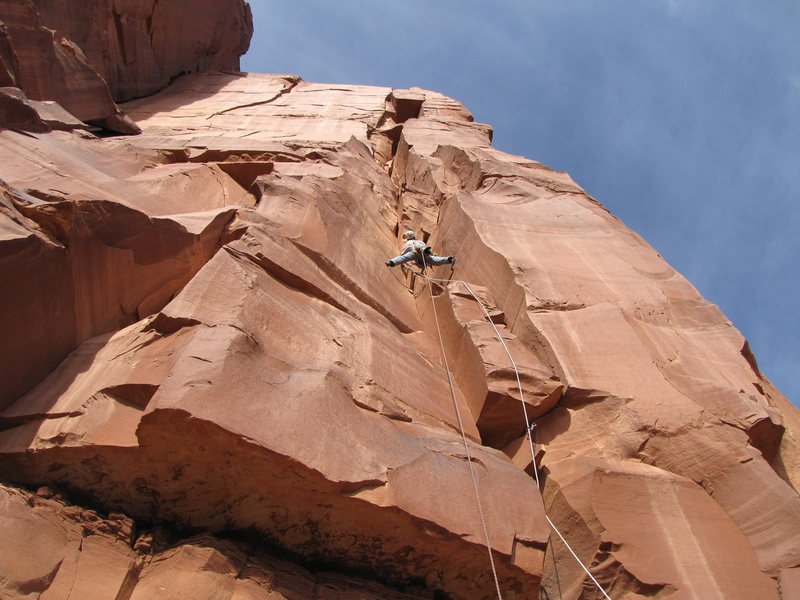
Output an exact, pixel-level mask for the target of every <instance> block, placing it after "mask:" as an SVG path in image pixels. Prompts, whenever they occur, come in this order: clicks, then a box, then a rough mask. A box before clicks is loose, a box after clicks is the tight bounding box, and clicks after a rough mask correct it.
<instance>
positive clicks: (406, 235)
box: [403, 231, 417, 240]
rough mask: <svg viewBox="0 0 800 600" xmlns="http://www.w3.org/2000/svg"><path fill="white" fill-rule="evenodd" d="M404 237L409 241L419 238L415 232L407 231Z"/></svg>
mask: <svg viewBox="0 0 800 600" xmlns="http://www.w3.org/2000/svg"><path fill="white" fill-rule="evenodd" d="M403 237H404V238H406V239H407V240H413V239H414V238H416V237H417V236H416V234H415V233H414V232H413V231H406V232H405V233H404V234H403Z"/></svg>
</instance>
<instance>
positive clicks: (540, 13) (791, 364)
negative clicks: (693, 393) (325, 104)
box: [242, 0, 800, 405]
mask: <svg viewBox="0 0 800 600" xmlns="http://www.w3.org/2000/svg"><path fill="white" fill-rule="evenodd" d="M249 3H250V5H251V7H252V9H253V16H254V21H255V34H254V36H253V40H252V42H251V45H250V50H249V52H248V53H247V55H246V56H245V57H244V58H243V60H242V69H243V70H245V71H252V72H259V73H292V74H296V75H300V76H301V77H302V78H303V79H305V80H306V81H316V82H321V83H354V84H365V85H381V86H388V87H394V88H405V87H411V86H419V87H421V88H425V89H430V90H436V91H439V92H442V93H444V94H447V95H448V96H451V97H453V98H456V99H458V100H460V101H461V102H463V103H464V104H465V105H466V106H467V108H468V109H469V110H470V111H472V113H473V114H474V115H475V119H476V120H477V121H480V122H484V123H489V124H490V125H492V126H493V127H494V131H495V136H494V146H495V147H496V148H498V149H500V150H503V151H505V152H510V153H513V154H519V155H523V156H526V157H528V158H532V159H534V160H538V161H541V162H543V163H545V164H546V165H548V166H550V167H551V168H554V169H557V170H560V171H567V172H568V173H570V175H571V176H572V177H573V179H575V180H576V181H577V182H578V183H579V184H580V185H581V186H583V187H584V188H585V189H586V190H587V191H588V192H589V193H590V194H591V195H592V196H594V197H595V198H597V199H598V200H600V201H601V202H602V203H603V204H604V205H605V206H606V207H608V208H609V210H611V212H612V213H613V214H615V215H616V216H618V217H619V218H621V219H622V220H623V221H624V222H625V224H626V225H627V226H628V227H630V228H631V229H633V230H634V231H636V232H637V233H639V234H641V235H642V236H643V237H644V238H645V239H646V240H647V242H648V243H650V244H651V245H652V246H653V247H655V248H656V250H658V251H659V252H660V253H661V255H662V256H663V257H664V258H665V259H666V260H667V261H668V262H669V263H670V264H671V265H672V266H673V267H675V268H676V269H677V270H678V271H680V272H681V273H682V274H683V275H684V276H685V277H687V278H688V279H689V281H691V282H692V283H693V284H694V285H695V287H697V289H698V290H699V291H700V293H702V294H703V296H705V297H706V298H707V299H708V300H710V301H711V302H714V303H715V304H717V305H719V306H720V308H721V309H722V310H723V312H724V313H725V314H726V315H727V316H728V318H729V319H731V321H733V323H734V325H735V326H736V327H737V328H738V329H739V330H740V331H741V332H742V333H743V334H744V335H745V337H747V338H748V340H749V341H750V345H751V347H752V348H753V351H754V353H755V355H756V358H757V359H758V362H759V366H760V368H761V370H762V371H763V372H764V374H765V375H766V376H767V377H769V378H770V379H771V380H772V381H773V383H775V384H776V385H777V386H778V388H779V389H780V390H781V391H782V392H783V393H784V394H785V395H786V396H787V397H788V398H789V399H790V400H792V401H793V402H794V403H795V404H798V405H800V381H798V378H797V377H796V373H797V371H798V370H800V340H798V337H800V335H799V334H800V318H799V317H798V310H797V306H796V305H797V296H798V292H799V291H800V266H798V261H800V234H799V233H798V230H799V229H800V2H797V0H770V1H769V2H758V1H756V0H724V1H723V0H574V1H573V0H559V1H558V2H554V1H552V0H546V1H545V0H517V1H512V0H494V1H493V2H486V1H485V0H484V1H473V0H458V1H456V0H405V1H403V2H392V3H388V2H380V1H379V0H339V1H336V2H331V1H330V0H326V1H322V0H301V1H298V0H295V1H292V2H289V1H278V0H249Z"/></svg>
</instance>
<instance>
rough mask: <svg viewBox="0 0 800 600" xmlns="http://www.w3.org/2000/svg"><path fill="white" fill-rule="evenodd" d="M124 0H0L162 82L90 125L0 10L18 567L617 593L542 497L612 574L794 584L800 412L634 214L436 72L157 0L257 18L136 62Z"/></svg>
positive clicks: (211, 583) (2, 406)
mask: <svg viewBox="0 0 800 600" xmlns="http://www.w3.org/2000/svg"><path fill="white" fill-rule="evenodd" d="M113 4H114V6H113V7H112V9H113V10H112V13H113V14H117V15H120V18H119V19H116V17H114V18H112V20H111V21H103V22H104V23H106V25H105V26H103V27H101V28H100V31H102V32H105V33H104V34H103V35H101V36H100V37H101V39H100V40H96V39H91V40H90V39H89V38H87V37H86V36H87V33H86V30H85V28H84V27H83V21H81V20H80V19H77V17H76V16H75V15H74V14H72V13H69V11H65V6H66V3H63V5H62V3H57V2H47V3H45V2H36V3H32V2H0V6H2V7H3V9H2V10H3V12H2V13H0V15H2V17H4V18H3V20H4V22H5V21H6V20H7V17H6V15H7V14H11V12H13V11H16V12H14V14H18V13H20V14H21V12H20V11H22V12H24V11H29V12H30V14H36V15H38V16H37V18H38V19H39V21H40V22H41V23H44V24H45V25H46V27H53V25H51V24H52V23H54V22H55V19H58V18H61V19H62V21H61V23H62V25H61V26H62V27H64V31H65V32H67V33H61V35H65V36H66V35H67V34H69V35H72V36H74V38H68V39H70V43H72V44H74V45H75V46H77V47H79V48H82V46H81V44H85V45H86V48H82V52H83V54H84V56H85V58H86V64H89V65H91V66H92V68H93V69H94V70H95V71H96V72H97V73H105V74H106V80H108V83H109V88H110V89H113V90H114V98H116V99H117V100H122V99H125V98H130V97H133V96H145V97H141V98H138V99H135V100H131V101H128V102H124V103H122V104H120V105H119V106H118V107H117V108H114V110H115V111H116V110H119V111H120V113H119V114H124V115H125V116H126V118H127V119H128V120H129V121H130V123H131V124H132V125H133V126H134V129H140V130H141V133H140V134H139V135H134V136H113V135H111V136H110V135H108V133H109V131H108V128H107V129H106V130H104V131H99V130H97V129H96V128H91V127H88V126H87V125H86V124H85V122H82V120H81V118H80V115H76V114H74V113H70V112H69V110H68V108H67V107H66V106H65V105H62V104H52V103H50V104H47V102H50V101H52V100H57V98H48V97H37V98H33V96H32V95H30V94H27V95H26V93H25V92H24V90H25V88H24V87H23V86H20V85H19V82H18V81H17V79H15V78H16V77H17V76H18V75H19V74H20V68H19V67H18V66H15V63H14V61H13V60H11V59H10V58H9V60H5V57H6V56H8V57H13V56H14V54H13V52H12V53H10V52H6V50H5V47H6V46H4V45H3V40H4V39H5V38H4V37H3V31H0V56H1V57H3V58H4V63H3V64H4V65H7V66H8V65H10V66H9V67H8V69H6V71H5V73H6V74H7V75H8V77H7V79H8V81H7V83H8V86H7V88H8V90H7V92H6V93H5V94H4V95H2V96H0V100H2V102H0V109H3V110H4V111H5V112H0V118H2V119H4V120H3V126H4V129H3V130H2V131H0V165H2V167H0V179H2V182H1V183H0V196H1V197H2V204H0V231H1V232H2V235H1V236H0V277H2V279H3V289H4V292H3V294H2V295H0V302H2V311H0V322H1V323H2V325H1V326H0V331H2V333H3V340H4V344H3V345H2V349H1V350H0V352H1V353H2V357H1V358H2V360H0V381H2V382H3V385H2V387H1V388H0V454H2V456H0V479H1V480H2V481H1V483H2V484H3V485H2V487H0V547H2V548H14V551H13V552H2V553H0V590H2V593H1V594H0V596H2V597H4V598H6V597H8V598H13V599H17V598H38V597H41V598H64V599H68V598H89V599H93V598H98V599H99V598H134V599H137V600H138V599H145V598H153V597H156V596H158V597H165V598H176V599H177V598H215V599H217V598H220V599H231V600H233V599H237V600H238V599H244V598H247V599H250V598H253V599H257V598H264V599H267V598H269V599H282V598H286V599H287V600H294V599H309V600H310V599H312V598H323V599H334V598H384V599H412V598H414V599H416V598H428V599H430V598H453V599H456V598H459V599H461V598H463V599H473V598H493V597H497V596H498V590H499V592H500V594H501V595H502V597H503V598H537V597H540V598H575V599H578V598H599V597H602V594H601V593H600V592H599V591H598V590H597V589H596V588H595V586H594V583H592V582H591V580H590V579H589V577H588V576H587V575H586V573H585V572H584V571H583V569H582V568H581V566H580V565H579V564H578V562H576V561H575V559H574V558H573V557H572V555H571V554H570V552H569V550H567V548H566V547H565V545H564V543H563V542H562V540H561V539H560V537H559V536H558V535H557V534H556V533H554V532H553V531H552V530H551V527H550V525H549V524H548V521H547V519H546V518H545V514H547V515H548V516H549V518H550V520H551V521H552V523H553V524H554V525H555V526H556V527H557V528H558V530H559V531H560V532H561V534H562V535H563V536H564V537H565V538H566V540H567V542H569V544H570V546H571V547H572V550H573V551H574V552H575V553H576V554H577V555H578V557H579V558H580V559H581V560H582V561H583V563H584V564H585V565H586V566H587V567H588V568H589V570H590V571H591V573H592V575H593V576H594V577H595V579H596V580H597V581H598V583H599V584H600V585H601V586H603V587H604V588H605V590H606V592H607V593H608V594H609V595H610V596H611V597H612V598H627V599H633V598H644V597H647V598H667V597H669V598H697V599H706V598H725V599H732V598H733V599H739V598H741V599H743V600H744V599H752V598H774V599H778V598H784V599H788V598H791V597H793V594H796V593H797V589H798V581H799V580H798V574H799V573H800V570H798V569H797V568H796V567H797V566H798V564H800V497H798V493H797V491H796V486H797V485H798V478H800V464H799V463H798V461H799V460H800V459H799V458H798V456H799V453H798V448H797V439H798V436H799V435H800V433H798V432H800V415H799V414H798V411H797V410H796V409H795V408H794V407H792V406H791V405H790V404H789V403H788V402H787V401H786V400H785V398H783V396H781V394H780V393H779V392H778V391H777V390H775V389H774V387H773V386H772V385H771V384H770V383H769V382H768V381H767V380H766V379H765V378H764V377H763V376H762V375H761V374H760V373H759V371H758V368H757V366H756V362H755V359H754V358H753V356H752V354H751V353H750V351H749V348H748V346H747V343H746V341H745V340H744V339H743V338H742V336H741V334H740V333H739V332H738V331H737V330H736V329H735V328H734V327H733V326H732V324H731V323H730V322H729V321H728V320H727V319H726V318H725V317H724V315H722V313H721V312H720V311H719V310H718V309H717V308H716V307H715V306H714V305H712V304H710V303H708V302H707V301H705V300H704V299H703V298H702V297H701V296H700V295H699V294H698V293H697V291H696V290H695V289H694V288H693V287H692V286H691V285H690V284H689V283H688V282H687V281H686V280H685V279H684V278H683V277H681V276H680V275H679V274H678V273H676V272H675V271H674V270H673V269H671V268H670V267H669V265H668V264H667V263H666V262H664V260H663V259H662V258H661V257H660V256H659V255H658V254H657V253H656V252H655V251H654V250H653V249H652V248H651V247H649V246H648V245H647V244H646V243H645V242H644V241H643V240H642V239H641V238H640V237H638V236H637V235H636V234H635V233H633V232H631V231H630V230H628V229H626V228H625V226H624V225H623V224H622V223H621V222H620V221H619V220H617V219H616V218H614V217H613V216H612V215H610V214H609V213H608V211H607V210H606V209H604V208H603V207H602V206H601V205H600V204H598V203H597V202H596V201H595V200H594V199H593V198H591V197H590V196H589V195H588V194H587V193H586V192H585V191H584V190H582V189H581V188H580V187H579V186H578V185H576V184H575V183H574V182H573V181H572V180H571V179H570V178H569V176H567V175H565V174H563V173H557V172H554V171H552V170H550V169H548V168H547V167H545V166H543V165H542V164H540V163H537V162H535V161H532V160H529V159H525V158H522V157H518V156H511V155H508V154H505V153H502V152H500V151H498V150H495V149H494V148H492V146H491V128H490V127H488V126H486V125H482V124H478V123H475V122H474V121H473V119H472V116H471V115H470V113H469V112H468V111H467V110H466V109H465V108H464V106H463V105H461V104H460V103H459V102H457V101H455V100H452V99H450V98H447V97H445V96H442V95H441V94H438V93H436V92H432V91H427V90H420V89H412V90H392V89H391V88H376V87H366V86H357V85H321V84H315V83H309V82H305V81H303V80H301V79H300V78H299V77H296V76H291V75H260V74H241V73H231V72H228V73H225V72H221V71H220V70H221V69H222V70H224V69H229V68H231V67H232V66H235V65H233V63H232V62H231V61H232V60H234V59H233V58H231V57H234V56H235V60H238V55H239V54H237V52H238V53H241V52H243V51H244V50H243V49H244V48H246V45H247V44H246V41H247V40H249V33H247V31H248V29H247V23H248V22H249V21H248V17H247V15H249V12H248V8H247V6H246V5H245V4H243V3H234V2H231V3H229V4H230V6H227V5H228V3H208V7H206V8H202V10H200V9H198V8H197V6H198V5H197V3H189V2H184V3H181V2H169V3H164V2H157V3H153V6H152V7H150V8H148V10H150V12H149V13H148V14H151V15H152V22H153V25H148V26H147V27H151V29H152V30H153V31H161V33H159V34H158V35H165V36H166V33H164V31H162V30H160V29H159V28H163V27H166V25H165V23H167V22H169V23H171V24H172V25H175V22H180V21H181V19H185V20H186V22H192V23H194V22H195V21H194V20H196V19H201V20H202V19H205V18H211V16H213V15H212V11H213V10H222V8H219V9H218V8H215V7H223V8H225V7H226V8H225V10H224V11H223V12H222V13H220V14H221V15H222V16H220V18H230V19H231V21H230V22H231V23H240V24H243V25H241V26H232V27H229V28H227V29H226V28H223V27H220V28H212V34H209V35H208V36H206V37H207V38H208V39H212V40H215V42H214V44H215V46H214V47H215V48H219V49H220V50H219V56H220V59H219V62H214V60H211V59H209V61H208V63H207V64H206V63H203V64H201V63H199V62H198V59H197V57H196V56H195V55H194V54H192V53H191V52H189V51H188V50H187V49H185V48H184V49H180V50H176V51H174V52H165V54H164V56H169V57H170V60H173V59H174V60H176V61H178V59H179V58H180V60H179V61H178V62H177V63H176V64H177V65H178V66H177V67H174V68H173V67H170V69H167V68H166V67H164V69H165V70H164V71H163V72H165V73H166V72H170V73H171V74H175V73H174V72H173V71H175V69H176V68H177V72H181V71H186V72H187V74H185V75H183V76H181V77H179V78H177V79H176V80H174V81H173V82H172V83H170V84H169V85H166V87H163V86H164V85H165V84H166V83H167V82H166V81H161V80H159V78H158V77H156V76H154V77H153V78H152V79H151V80H147V78H146V77H143V76H142V74H141V72H140V71H139V69H140V68H142V64H141V61H135V66H133V62H132V63H131V64H130V65H129V66H130V68H129V69H127V70H126V69H125V68H123V66H124V65H123V63H124V61H123V63H119V62H118V61H117V62H115V61H113V60H109V61H106V59H107V58H108V57H110V56H111V55H112V53H110V52H107V51H99V50H98V48H101V49H102V48H106V47H109V44H110V42H109V40H111V39H126V40H134V41H135V40H139V39H140V38H142V30H141V27H142V23H141V20H140V19H135V18H133V17H131V16H130V15H132V14H133V13H134V12H135V10H144V8H143V7H142V5H141V3H135V4H136V6H135V7H134V3H131V6H128V3H113ZM145 4H146V3H145ZM162 5H164V6H162ZM223 5H224V6H223ZM9 7H11V8H9ZM12 8H13V11H12ZM107 8H108V7H106V5H105V3H103V2H96V3H94V4H92V3H89V4H87V5H86V7H85V8H84V9H82V10H85V11H86V12H85V14H84V13H80V14H81V15H84V16H83V19H84V20H88V19H90V18H94V19H99V17H97V15H100V14H107V13H106V12H103V11H105V10H106V9H107ZM37 10H38V12H37ZM161 10H169V11H172V12H170V13H169V14H170V15H172V16H171V17H169V18H168V19H166V20H165V21H164V22H161V21H160V20H159V19H158V18H156V15H157V14H160V13H159V11H161ZM31 11H32V12H31ZM114 11H116V12H114ZM79 12H80V11H79ZM26 14H28V13H26ZM137 14H138V13H137ZM213 14H216V13H213ZM59 15H60V17H59ZM124 15H128V16H127V17H125V18H122V16H124ZM67 17H69V18H67ZM76 19H77V21H76ZM98 22H99V21H98ZM146 22H147V18H146V17H145V23H146ZM226 22H227V21H226ZM48 23H50V24H48ZM111 23H113V27H111V25H110V24H111ZM159 23H160V24H159ZM45 25H42V27H45ZM198 28H199V29H198ZM184 29H186V30H187V31H186V36H187V37H185V38H182V37H181V35H178V34H175V33H174V32H173V34H172V37H170V43H172V44H177V45H179V46H180V42H181V40H182V39H183V40H184V42H185V45H186V48H189V47H194V43H193V41H192V40H193V38H192V35H195V33H193V32H196V31H198V30H202V27H201V26H200V25H197V26H196V27H185V28H184ZM37 31H39V29H37ZM178 31H182V30H181V29H178ZM243 32H244V33H243ZM245 34H246V35H245ZM53 35H55V34H53ZM103 36H105V37H103ZM120 36H121V38H120ZM90 37H91V36H90ZM156 37H157V36H156ZM8 39H10V40H11V46H9V47H13V43H14V39H15V38H14V36H13V35H10V36H8ZM243 40H244V41H243ZM101 42H102V43H101ZM131 43H132V44H133V46H134V47H135V48H138V50H137V52H144V50H142V49H141V48H142V47H141V46H137V45H136V44H135V43H133V42H131ZM104 44H105V45H104ZM90 48H92V49H91V50H90ZM225 49H227V50H225ZM132 51H133V50H132ZM137 56H138V55H137ZM153 56H156V57H157V56H158V53H157V52H154V53H153ZM98 57H99V58H98ZM224 57H227V58H224ZM153 60H154V61H155V62H154V63H153V64H162V63H163V61H162V63H159V62H158V60H156V59H153ZM17 62H18V63H20V65H21V64H22V61H20V60H18V61H17ZM201 62H202V61H201ZM101 63H102V64H101ZM34 64H35V63H34ZM125 64H127V63H125ZM206 68H208V69H213V70H210V71H207V72H198V71H203V70H205V69H206ZM114 69H116V70H114ZM112 72H113V73H116V75H114V76H113V77H111V76H109V75H108V74H109V73H112ZM153 72H155V71H154V70H153ZM23 73H24V72H23ZM3 76H4V71H3V69H0V79H2V77H3ZM112 80H113V83H112ZM146 80H147V81H149V83H145V81H146ZM159 81H160V83H159ZM15 84H16V85H15ZM161 87H163V89H161V90H160V91H156V90H157V89H159V88H161ZM14 90H17V91H14ZM120 90H128V91H120ZM130 90H137V91H130ZM18 92H19V93H18ZM153 92H155V93H153ZM147 94H149V95H147ZM115 106H116V105H115ZM4 107H8V108H7V109H5V108H4ZM115 114H117V113H115ZM83 119H84V120H86V118H85V117H84V118H83ZM88 120H92V119H88ZM92 124H93V125H97V123H96V122H93V123H92ZM408 229H412V230H414V231H415V232H416V233H417V237H418V238H420V239H424V240H426V241H427V242H428V243H429V244H430V245H431V246H432V247H433V249H434V251H436V252H437V253H438V254H440V255H455V256H456V257H457V262H456V264H455V268H454V269H452V270H451V268H450V266H442V267H435V268H433V269H431V271H430V272H431V273H432V274H433V275H434V276H435V277H436V278H438V279H440V280H441V281H439V282H437V283H432V284H431V283H425V280H424V279H422V278H421V277H420V276H419V275H418V274H416V273H414V272H413V271H414V270H415V267H412V269H411V270H409V269H404V268H401V267H395V268H389V267H387V266H385V265H384V262H385V261H386V260H387V259H388V258H390V257H392V256H395V255H397V253H398V252H399V249H400V247H401V245H402V242H403V240H402V239H401V238H402V234H403V233H404V232H405V231H406V230H408ZM412 264H413V263H412ZM448 279H449V281H448ZM440 342H441V344H440ZM512 360H513V365H514V366H516V372H518V373H519V376H520V379H519V384H518V382H517V378H516V375H515V370H514V368H513V366H512ZM451 381H452V387H451V385H450V382H451ZM532 422H535V424H536V426H535V427H533V428H532V429H531V430H532V432H533V441H534V444H533V450H534V454H535V465H536V467H535V466H534V459H533V457H532V455H531V447H532V445H531V444H530V443H529V441H528V438H527V437H526V432H527V431H528V429H529V427H528V425H529V423H532ZM535 468H538V471H537V472H535ZM536 475H538V483H539V485H538V486H537V478H536ZM487 544H488V546H489V547H490V548H491V558H492V560H491V561H490V552H489V551H488V549H487ZM493 569H494V573H493ZM495 573H496V579H495ZM793 590H794V591H793Z"/></svg>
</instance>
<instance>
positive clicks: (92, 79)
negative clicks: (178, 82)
mask: <svg viewBox="0 0 800 600" xmlns="http://www.w3.org/2000/svg"><path fill="white" fill-rule="evenodd" d="M252 33H253V19H252V15H251V13H250V7H249V5H248V4H247V3H246V2H244V1H243V0H223V1H221V0H213V1H212V0H207V1H204V2H193V3H192V6H191V9H187V5H186V3H185V2H180V1H178V2H175V1H158V0H149V1H148V2H138V1H126V0H88V1H86V2H79V3H76V2H65V1H64V0H0V86H13V87H17V88H20V89H21V90H22V92H23V93H24V95H25V96H26V97H27V98H29V99H30V100H34V101H41V100H47V101H54V102H57V103H58V104H59V105H60V106H61V107H63V108H64V109H65V110H66V111H67V112H69V113H70V114H71V115H74V116H75V117H77V118H78V119H79V120H81V121H89V122H92V123H94V124H96V125H98V126H100V127H103V128H106V129H109V130H112V131H115V132H119V133H129V134H130V133H139V129H138V127H137V126H136V125H135V123H133V122H132V121H131V120H130V119H128V118H127V116H126V115H125V113H124V112H123V111H121V110H120V109H119V107H118V106H117V105H116V104H115V101H116V102H119V101H124V100H129V99H131V98H135V97H138V96H145V95H148V94H152V93H153V92H156V91H158V90H160V89H162V88H164V87H165V86H166V85H167V84H168V83H169V81H170V80H171V79H172V78H173V77H176V76H177V75H180V74H182V73H194V72H200V71H208V70H233V71H238V69H239V57H240V56H241V55H242V54H244V53H245V52H246V51H247V48H248V46H249V43H250V37H251V35H252ZM0 117H3V122H4V123H6V124H7V125H8V124H12V125H14V126H17V127H22V128H24V129H28V128H29V126H26V125H25V124H23V123H20V122H10V121H9V118H8V116H7V115H4V114H3V102H2V96H1V95H0Z"/></svg>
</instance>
